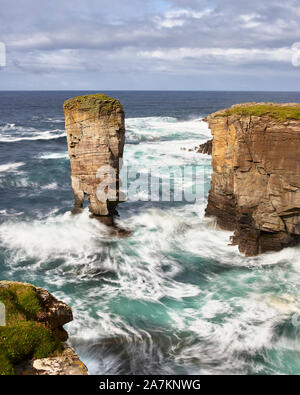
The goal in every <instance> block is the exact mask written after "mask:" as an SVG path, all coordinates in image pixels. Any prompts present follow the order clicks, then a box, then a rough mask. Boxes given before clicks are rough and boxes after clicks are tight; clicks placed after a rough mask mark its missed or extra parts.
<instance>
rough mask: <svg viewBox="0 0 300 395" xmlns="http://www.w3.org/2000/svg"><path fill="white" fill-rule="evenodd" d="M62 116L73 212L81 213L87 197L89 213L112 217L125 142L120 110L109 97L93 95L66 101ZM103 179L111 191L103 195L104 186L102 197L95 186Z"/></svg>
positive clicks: (114, 100) (117, 192) (122, 117)
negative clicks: (66, 144) (65, 134)
mask: <svg viewBox="0 0 300 395" xmlns="http://www.w3.org/2000/svg"><path fill="white" fill-rule="evenodd" d="M64 113H65V125H66V132H67V141H68V152H69V156H70V162H71V178H72V188H73V192H74V199H75V204H74V210H73V212H74V213H76V212H79V211H81V209H82V207H83V202H84V199H85V197H86V198H87V199H88V200H89V201H90V206H89V210H90V212H91V213H92V214H94V215H96V216H112V215H113V214H114V213H115V210H116V206H117V204H118V201H119V171H120V161H121V159H122V157H123V148H124V140H125V123H124V118H125V116H124V110H123V107H122V105H121V103H120V102H119V101H118V100H116V99H114V98H112V97H109V96H106V95H104V94H93V95H84V96H77V97H74V98H72V99H69V100H67V101H66V102H65V103H64ZM112 173H113V174H112ZM105 180H107V181H108V184H109V183H110V184H111V187H112V189H111V191H110V192H111V193H107V194H106V192H107V188H108V187H107V188H106V189H105V190H104V198H103V194H102V195H101V196H99V189H98V187H99V185H100V184H101V183H103V182H104V183H105ZM102 192H103V191H102ZM105 196H106V198H105ZM99 197H100V199H99Z"/></svg>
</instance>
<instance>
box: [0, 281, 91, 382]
mask: <svg viewBox="0 0 300 395" xmlns="http://www.w3.org/2000/svg"><path fill="white" fill-rule="evenodd" d="M0 302H1V304H2V306H4V310H5V320H4V322H3V316H2V320H1V325H2V326H0V374H2V375H5V374H6V375H8V374H9V375H10V374H26V375H30V374H33V375H39V374H87V369H86V367H85V366H84V364H83V363H82V362H81V361H80V360H79V358H78V356H77V355H76V353H75V352H74V350H73V349H71V347H69V346H68V345H67V344H66V343H64V342H65V341H66V340H67V338H68V334H67V332H66V331H65V330H64V329H63V325H64V324H66V323H68V322H70V321H72V320H73V314H72V310H71V308H70V307H69V306H68V305H66V304H65V303H64V302H61V301H59V300H57V299H56V298H55V297H54V296H52V295H51V294H50V293H49V292H48V291H46V290H44V289H42V288H37V287H34V286H33V285H31V284H27V283H19V282H14V281H1V282H0Z"/></svg>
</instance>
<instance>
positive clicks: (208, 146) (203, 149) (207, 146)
mask: <svg viewBox="0 0 300 395" xmlns="http://www.w3.org/2000/svg"><path fill="white" fill-rule="evenodd" d="M212 143H213V139H211V140H207V141H206V142H205V143H203V144H200V145H199V147H198V148H197V150H196V152H197V154H207V155H211V154H212Z"/></svg>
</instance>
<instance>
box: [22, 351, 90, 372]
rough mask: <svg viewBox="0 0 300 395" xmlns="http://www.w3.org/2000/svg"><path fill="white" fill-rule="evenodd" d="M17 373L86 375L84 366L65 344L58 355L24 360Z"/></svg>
mask: <svg viewBox="0 0 300 395" xmlns="http://www.w3.org/2000/svg"><path fill="white" fill-rule="evenodd" d="M19 373H20V374H21V375H34V376H58V375H59V376H67V375H81V376H86V375H88V371H87V368H86V366H85V365H84V363H83V362H82V361H81V360H80V359H79V358H78V355H77V354H76V353H75V351H74V350H73V348H71V347H70V346H69V345H65V349H64V350H63V352H62V353H61V354H60V355H58V356H55V357H50V358H42V359H35V360H32V361H28V362H26V363H25V364H23V366H22V367H19Z"/></svg>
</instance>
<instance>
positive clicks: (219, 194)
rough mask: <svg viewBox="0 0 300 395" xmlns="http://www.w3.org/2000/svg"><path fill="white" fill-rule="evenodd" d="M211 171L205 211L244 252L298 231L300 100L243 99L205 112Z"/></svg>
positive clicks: (269, 246) (288, 239)
mask: <svg viewBox="0 0 300 395" xmlns="http://www.w3.org/2000/svg"><path fill="white" fill-rule="evenodd" d="M207 121H208V123H209V127H210V128H211V131H212V134H213V148H212V166H213V174H212V181H211V190H210V193H209V199H208V205H207V208H206V215H207V216H215V217H216V219H217V223H218V225H219V226H220V227H221V228H223V229H227V230H232V231H234V236H233V237H232V242H233V244H237V245H238V246H239V250H240V251H241V252H242V253H245V254H246V255H256V254H259V253H263V252H267V251H278V250H280V249H282V248H283V247H286V246H292V245H295V244H296V243H298V242H299V237H300V161H299V158H300V104H297V103H289V104H275V103H245V104H242V105H236V106H233V107H232V108H230V109H226V110H222V111H218V112H216V113H214V114H211V115H210V116H208V117H207Z"/></svg>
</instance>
